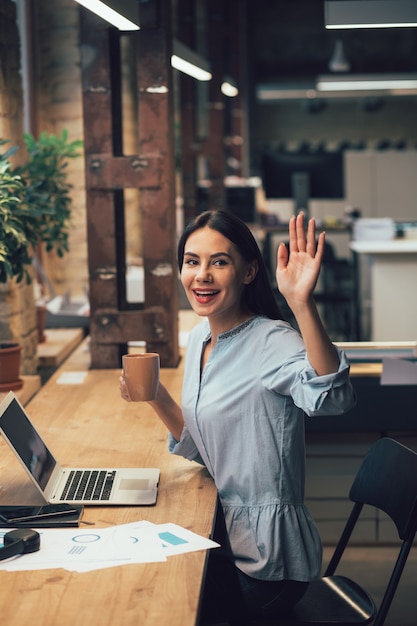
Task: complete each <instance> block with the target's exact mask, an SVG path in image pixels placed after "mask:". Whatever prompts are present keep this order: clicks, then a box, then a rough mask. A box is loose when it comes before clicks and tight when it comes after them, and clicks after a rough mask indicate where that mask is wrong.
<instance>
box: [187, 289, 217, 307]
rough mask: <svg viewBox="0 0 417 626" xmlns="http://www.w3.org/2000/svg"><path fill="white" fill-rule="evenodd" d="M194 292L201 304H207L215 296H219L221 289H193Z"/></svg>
mask: <svg viewBox="0 0 417 626" xmlns="http://www.w3.org/2000/svg"><path fill="white" fill-rule="evenodd" d="M193 293H194V297H195V299H196V300H197V302H198V303H199V304H207V303H208V302H211V301H212V300H213V298H215V297H216V296H217V294H218V293H219V291H216V290H214V289H211V290H210V291H208V290H204V291H203V290H201V289H194V290H193Z"/></svg>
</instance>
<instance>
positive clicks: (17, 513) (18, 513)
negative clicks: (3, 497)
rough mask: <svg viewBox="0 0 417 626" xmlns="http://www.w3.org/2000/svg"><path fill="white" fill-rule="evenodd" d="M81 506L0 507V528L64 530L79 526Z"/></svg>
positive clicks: (82, 509) (81, 513) (81, 512)
mask: <svg viewBox="0 0 417 626" xmlns="http://www.w3.org/2000/svg"><path fill="white" fill-rule="evenodd" d="M83 512H84V507H83V506H78V505H77V506H75V505H74V506H73V505H69V504H64V503H63V504H45V505H37V506H19V505H17V506H0V527H1V528H7V527H9V528H25V527H34V528H65V527H71V526H79V523H80V521H81V518H82V515H83Z"/></svg>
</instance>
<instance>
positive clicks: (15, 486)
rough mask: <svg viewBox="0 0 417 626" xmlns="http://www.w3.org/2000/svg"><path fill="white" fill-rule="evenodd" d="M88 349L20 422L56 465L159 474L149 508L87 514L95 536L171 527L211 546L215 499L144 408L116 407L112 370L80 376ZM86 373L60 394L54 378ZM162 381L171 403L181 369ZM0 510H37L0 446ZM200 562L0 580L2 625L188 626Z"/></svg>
mask: <svg viewBox="0 0 417 626" xmlns="http://www.w3.org/2000/svg"><path fill="white" fill-rule="evenodd" d="M87 345H88V343H87V342H84V343H83V344H82V345H81V346H79V348H77V349H76V350H75V352H74V353H73V355H71V357H70V359H69V360H68V361H67V362H66V363H65V364H64V365H63V367H62V368H61V369H59V370H58V371H57V372H56V373H55V374H54V375H53V376H52V377H51V379H50V380H49V381H48V383H47V384H46V385H45V386H44V387H43V388H42V389H41V391H40V392H39V393H38V394H37V395H36V396H35V398H34V399H33V400H32V401H31V402H30V403H29V405H28V412H29V415H30V416H31V418H32V419H33V421H34V423H35V424H36V426H37V427H38V428H39V430H40V431H41V432H42V434H43V436H44V437H45V439H46V441H47V443H48V444H49V445H50V447H51V448H52V449H53V452H54V454H55V455H56V456H57V458H58V459H59V460H60V462H61V463H62V464H63V465H69V464H71V465H86V466H93V465H96V464H99V465H102V464H103V465H106V464H107V465H108V464H110V465H113V466H116V465H119V466H127V467H129V466H155V467H159V468H160V469H161V480H160V484H159V490H158V501H157V504H156V506H154V507H89V508H86V510H85V514H84V520H86V521H88V522H93V523H94V524H96V525H97V527H106V526H109V525H110V526H111V525H115V524H124V523H128V522H133V521H135V520H140V519H146V520H149V521H152V522H155V523H163V522H174V523H176V524H179V525H180V526H183V527H185V528H188V529H190V530H192V531H194V532H196V533H198V534H200V535H203V536H206V537H208V536H210V534H211V531H212V524H213V520H214V515H215V503H216V490H215V487H214V484H213V482H212V480H211V478H210V477H209V475H208V473H207V472H206V470H205V469H202V468H201V467H200V466H198V465H197V464H194V463H190V462H188V461H186V460H185V459H182V458H180V457H176V456H174V455H171V454H169V452H168V450H167V433H166V430H165V427H164V426H163V425H162V424H161V423H160V421H159V419H158V418H157V417H156V415H155V414H154V413H153V411H152V410H151V409H150V408H149V407H148V405H146V404H143V405H142V404H134V403H129V404H128V403H126V402H123V401H122V400H121V399H120V396H119V391H118V376H119V372H120V370H88V364H89V353H88V351H86V346H87ZM83 369H84V371H87V375H86V378H85V380H84V382H83V384H81V385H62V384H58V383H57V381H58V380H59V377H60V375H61V373H62V371H77V370H78V371H80V370H83ZM161 379H162V380H163V382H164V384H166V386H167V387H168V388H169V390H170V391H171V393H172V394H173V395H174V396H175V397H179V396H178V393H179V389H180V380H182V367H181V365H180V367H179V368H176V369H166V370H165V369H163V370H162V372H161ZM0 477H1V480H0V484H1V485H2V488H1V490H0V503H1V504H12V503H14V504H22V503H23V504H31V503H38V502H39V496H38V495H37V492H36V490H34V488H33V487H32V485H31V484H29V483H28V480H27V478H26V475H25V473H24V472H23V470H22V469H21V468H20V466H19V465H18V463H17V461H16V459H15V458H14V455H12V453H11V451H10V450H9V449H8V448H7V446H6V445H5V443H4V441H0ZM205 559H206V552H205V551H201V552H191V553H188V554H183V555H179V556H174V557H170V558H169V559H168V561H167V562H164V563H149V564H138V565H136V564H135V565H127V566H121V567H116V568H110V569H104V570H97V571H94V572H89V573H83V574H79V573H72V572H68V571H67V570H64V569H56V570H39V571H29V572H13V573H11V572H2V571H0V604H1V606H2V621H3V622H4V623H5V624H6V623H7V624H8V626H27V624H29V623H30V622H32V621H33V620H36V623H37V624H41V625H42V626H74V625H75V624H81V625H87V624H88V626H95V625H100V626H116V625H119V624H123V626H130V625H132V626H138V625H141V624H143V625H144V624H146V626H153V625H155V626H163V625H164V624H169V625H170V626H192V625H193V624H195V622H196V616H197V610H198V603H199V594H200V588H201V583H202V577H203V572H204V565H205Z"/></svg>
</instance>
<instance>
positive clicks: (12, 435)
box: [0, 399, 56, 489]
mask: <svg viewBox="0 0 417 626" xmlns="http://www.w3.org/2000/svg"><path fill="white" fill-rule="evenodd" d="M0 427H1V429H2V431H3V432H4V434H5V436H6V437H7V439H8V440H9V441H10V443H11V444H12V446H13V447H14V449H15V450H16V452H17V454H18V455H19V456H20V458H21V459H22V461H23V463H24V464H25V465H26V467H27V469H28V470H29V472H30V473H31V474H32V476H33V477H34V478H35V480H36V482H37V483H38V485H39V486H40V487H41V489H45V487H46V485H47V483H48V480H49V478H50V476H51V474H52V471H53V469H54V467H55V465H56V461H55V459H54V457H53V456H52V454H51V453H50V452H49V450H48V448H47V447H46V446H45V444H44V442H43V441H42V439H41V438H40V437H39V435H38V433H37V432H36V430H35V428H34V427H33V425H32V424H31V422H30V421H29V420H28V418H27V416H26V414H25V413H24V411H23V410H22V407H21V406H20V405H19V403H18V402H17V400H16V399H13V400H12V401H11V402H10V404H9V406H8V407H7V409H6V410H5V411H4V413H3V415H1V416H0Z"/></svg>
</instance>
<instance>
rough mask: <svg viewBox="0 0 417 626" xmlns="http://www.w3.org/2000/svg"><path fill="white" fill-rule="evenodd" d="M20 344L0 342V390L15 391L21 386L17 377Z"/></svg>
mask: <svg viewBox="0 0 417 626" xmlns="http://www.w3.org/2000/svg"><path fill="white" fill-rule="evenodd" d="M21 351H22V346H21V345H20V344H19V343H12V342H1V343H0V391H16V390H17V389H21V388H22V387H23V380H22V379H21V378H19V374H20V357H21Z"/></svg>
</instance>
